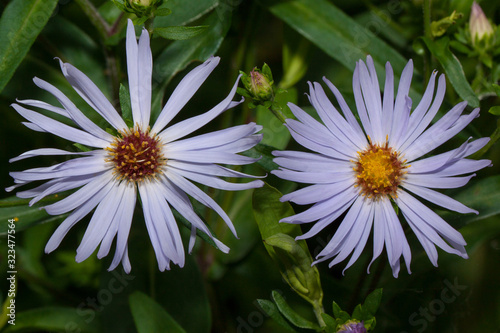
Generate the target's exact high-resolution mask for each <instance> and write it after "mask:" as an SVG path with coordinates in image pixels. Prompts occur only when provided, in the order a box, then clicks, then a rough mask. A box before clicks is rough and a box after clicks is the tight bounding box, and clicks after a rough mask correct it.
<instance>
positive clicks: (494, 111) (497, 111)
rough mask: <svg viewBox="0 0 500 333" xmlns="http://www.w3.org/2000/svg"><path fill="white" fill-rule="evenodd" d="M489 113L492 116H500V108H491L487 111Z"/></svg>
mask: <svg viewBox="0 0 500 333" xmlns="http://www.w3.org/2000/svg"><path fill="white" fill-rule="evenodd" d="M488 112H489V113H491V114H492V115H495V116H500V106H498V105H497V106H492V107H491V108H490V109H489V110H488Z"/></svg>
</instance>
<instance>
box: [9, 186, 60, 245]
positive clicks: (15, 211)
mask: <svg viewBox="0 0 500 333" xmlns="http://www.w3.org/2000/svg"><path fill="white" fill-rule="evenodd" d="M61 198H62V196H57V195H51V196H50V197H48V198H45V199H43V200H41V201H40V202H38V203H37V204H35V205H33V206H31V207H29V206H28V203H29V199H19V198H17V197H9V198H7V199H3V200H0V207H1V208H0V235H4V234H6V233H7V229H8V223H7V221H8V220H9V219H17V221H16V222H15V225H16V232H19V231H21V230H24V229H26V228H29V227H30V226H32V225H36V224H39V223H48V222H54V221H62V220H63V219H65V218H66V216H67V214H64V215H59V216H51V215H49V214H48V213H47V212H46V211H45V210H43V209H42V207H43V206H45V205H46V204H47V203H50V202H55V201H58V200H60V199H61Z"/></svg>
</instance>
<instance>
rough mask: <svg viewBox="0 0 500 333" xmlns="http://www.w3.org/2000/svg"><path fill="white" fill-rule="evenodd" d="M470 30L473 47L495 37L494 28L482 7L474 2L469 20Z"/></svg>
mask: <svg viewBox="0 0 500 333" xmlns="http://www.w3.org/2000/svg"><path fill="white" fill-rule="evenodd" d="M469 29H470V35H471V39H472V45H476V44H477V43H479V42H480V41H482V40H485V39H487V38H490V37H491V36H492V35H493V32H494V31H493V27H492V26H491V23H490V22H489V21H488V18H486V15H484V12H483V10H482V9H481V7H480V6H479V5H478V4H477V3H476V2H475V1H474V3H473V4H472V10H471V13H470V19H469Z"/></svg>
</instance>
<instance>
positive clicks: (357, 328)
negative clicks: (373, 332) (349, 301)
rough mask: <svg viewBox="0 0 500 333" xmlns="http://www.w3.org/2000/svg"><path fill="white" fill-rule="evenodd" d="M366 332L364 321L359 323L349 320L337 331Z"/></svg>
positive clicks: (346, 332)
mask: <svg viewBox="0 0 500 333" xmlns="http://www.w3.org/2000/svg"><path fill="white" fill-rule="evenodd" d="M349 332H353V333H366V328H365V325H363V323H362V322H361V323H358V322H355V321H349V322H347V323H345V324H344V325H342V327H341V328H340V329H339V330H338V331H337V333H349Z"/></svg>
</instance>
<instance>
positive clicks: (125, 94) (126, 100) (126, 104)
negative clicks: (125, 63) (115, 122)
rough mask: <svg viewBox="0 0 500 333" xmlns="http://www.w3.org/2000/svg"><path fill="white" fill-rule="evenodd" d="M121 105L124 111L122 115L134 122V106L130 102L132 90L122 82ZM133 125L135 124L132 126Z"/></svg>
mask: <svg viewBox="0 0 500 333" xmlns="http://www.w3.org/2000/svg"><path fill="white" fill-rule="evenodd" d="M119 95H120V107H121V111H122V117H123V119H125V120H130V121H132V122H133V117H132V106H131V104H130V91H129V90H128V88H127V87H125V86H124V85H123V84H121V83H120V93H119ZM131 127H133V126H131Z"/></svg>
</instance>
